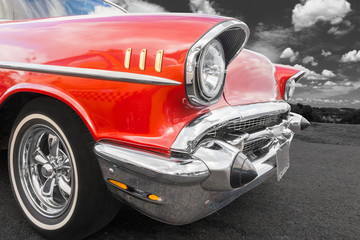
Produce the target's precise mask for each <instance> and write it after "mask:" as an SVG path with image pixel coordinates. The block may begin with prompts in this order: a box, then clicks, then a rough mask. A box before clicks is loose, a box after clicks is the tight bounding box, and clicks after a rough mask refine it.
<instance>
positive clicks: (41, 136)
mask: <svg viewBox="0 0 360 240" xmlns="http://www.w3.org/2000/svg"><path fill="white" fill-rule="evenodd" d="M94 144H95V141H94V139H93V137H92V135H91V134H90V132H89V131H88V129H87V127H86V125H85V124H84V123H83V121H82V120H81V119H80V117H79V116H78V115H77V114H76V113H75V112H74V111H73V110H72V109H71V108H69V107H68V106H66V105H65V104H63V103H61V102H59V101H57V100H54V99H50V98H45V97H42V98H37V99H34V100H32V101H31V102H29V103H28V104H26V105H25V106H24V108H23V109H22V110H21V112H20V113H19V115H18V117H17V119H16V121H15V124H14V126H13V128H12V133H11V137H10V141H9V152H8V154H9V155H8V159H9V176H10V181H11V185H12V189H13V192H14V195H15V199H16V200H17V202H18V204H19V206H20V209H21V210H22V212H23V214H24V216H25V217H26V218H27V219H28V220H29V221H30V223H31V224H32V226H33V227H34V228H35V229H36V230H38V231H39V232H40V233H41V234H42V235H44V236H45V237H47V238H51V239H82V238H85V237H86V236H89V235H91V234H93V233H95V232H96V231H98V230H99V229H101V228H103V227H104V226H106V225H107V224H108V223H109V222H110V221H111V220H112V219H113V218H114V217H115V216H116V214H117V212H118V210H119V207H120V204H119V202H118V201H117V200H116V199H115V198H114V197H113V196H112V194H111V193H110V192H109V191H108V189H107V187H106V184H105V182H104V180H103V178H102V174H101V171H100V167H99V164H98V162H97V159H96V156H95V153H94V150H93V147H94ZM44 159H45V160H46V161H45V160H44Z"/></svg>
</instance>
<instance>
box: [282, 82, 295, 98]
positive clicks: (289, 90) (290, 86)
mask: <svg viewBox="0 0 360 240" xmlns="http://www.w3.org/2000/svg"><path fill="white" fill-rule="evenodd" d="M295 87H296V81H295V79H294V78H290V79H289V80H287V82H286V85H285V92H284V99H285V101H289V100H290V99H291V98H292V96H293V95H294V91H295Z"/></svg>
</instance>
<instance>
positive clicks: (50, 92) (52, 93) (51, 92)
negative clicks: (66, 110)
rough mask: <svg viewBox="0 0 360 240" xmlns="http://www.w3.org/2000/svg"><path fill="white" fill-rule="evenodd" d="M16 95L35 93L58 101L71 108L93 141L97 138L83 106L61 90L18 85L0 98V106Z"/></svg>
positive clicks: (33, 84)
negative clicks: (84, 125) (86, 128)
mask: <svg viewBox="0 0 360 240" xmlns="http://www.w3.org/2000/svg"><path fill="white" fill-rule="evenodd" d="M18 93H37V94H42V95H45V96H49V97H52V98H55V99H58V100H59V101H61V102H63V103H64V104H66V105H68V106H69V107H70V108H72V109H73V110H74V111H75V112H76V113H77V114H78V115H79V116H80V117H81V119H82V120H83V122H84V123H85V124H86V126H87V127H88V129H89V131H90V133H91V134H92V136H93V137H94V139H95V140H98V139H96V136H97V130H96V128H95V126H94V124H93V121H92V120H91V118H90V117H89V115H88V113H87V112H86V110H85V109H84V107H83V106H81V105H80V104H79V103H78V102H77V101H76V100H75V99H74V98H73V97H72V96H71V95H69V94H68V93H67V92H64V91H62V90H59V89H56V88H54V87H50V86H45V85H41V84H35V83H20V84H17V85H15V86H13V87H11V88H9V89H8V90H7V91H6V92H5V93H4V94H3V95H2V96H1V98H0V106H1V105H2V104H3V103H5V102H6V100H7V99H9V98H10V97H12V96H14V95H15V94H18Z"/></svg>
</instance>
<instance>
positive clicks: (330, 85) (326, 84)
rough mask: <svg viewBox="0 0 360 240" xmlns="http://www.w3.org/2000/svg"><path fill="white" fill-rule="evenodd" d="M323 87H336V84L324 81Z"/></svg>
mask: <svg viewBox="0 0 360 240" xmlns="http://www.w3.org/2000/svg"><path fill="white" fill-rule="evenodd" d="M324 86H329V87H333V86H336V83H334V82H333V81H326V82H325V83H324Z"/></svg>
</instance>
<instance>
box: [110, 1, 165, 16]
mask: <svg viewBox="0 0 360 240" xmlns="http://www.w3.org/2000/svg"><path fill="white" fill-rule="evenodd" d="M112 1H113V2H115V3H119V5H120V6H123V5H124V0H112ZM125 2H126V5H127V10H128V12H133V13H157V12H166V10H165V8H163V7H162V6H160V5H158V4H155V3H149V2H146V1H143V0H131V1H130V0H126V1H125Z"/></svg>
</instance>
